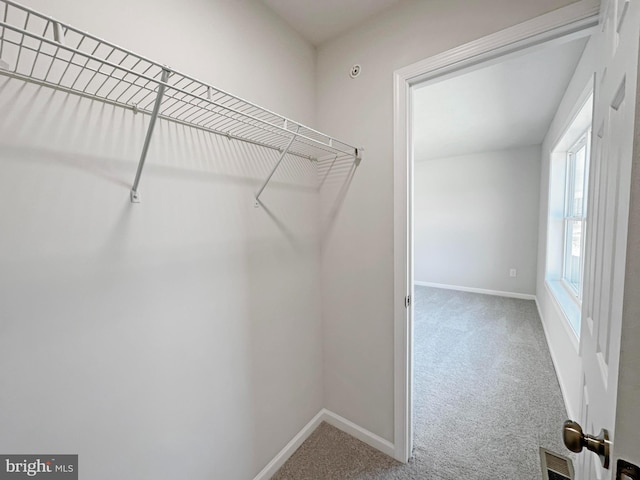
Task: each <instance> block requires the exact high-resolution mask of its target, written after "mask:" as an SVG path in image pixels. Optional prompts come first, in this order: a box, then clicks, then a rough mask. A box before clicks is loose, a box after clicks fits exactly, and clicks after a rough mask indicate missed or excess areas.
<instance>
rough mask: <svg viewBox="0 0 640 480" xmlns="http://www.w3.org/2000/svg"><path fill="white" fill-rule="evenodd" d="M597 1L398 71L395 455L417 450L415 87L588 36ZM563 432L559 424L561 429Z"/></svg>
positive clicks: (395, 90) (587, 1)
mask: <svg viewBox="0 0 640 480" xmlns="http://www.w3.org/2000/svg"><path fill="white" fill-rule="evenodd" d="M599 14H600V1H599V0H581V1H579V2H575V3H572V4H570V5H568V6H566V7H563V8H560V9H558V10H554V11H552V12H550V13H547V14H545V15H541V16H539V17H536V18H534V19H532V20H529V21H527V22H524V23H521V24H519V25H516V26H513V27H510V28H507V29H505V30H502V31H500V32H497V33H495V34H492V35H488V36H486V37H483V38H481V39H479V40H476V41H473V42H471V43H467V44H465V45H462V46H460V47H457V48H454V49H452V50H449V51H447V52H444V53H441V54H439V55H436V56H433V57H430V58H427V59H425V60H422V61H420V62H417V63H414V64H412V65H409V66H407V67H404V68H402V69H400V70H396V71H395V72H394V78H393V98H394V132H393V135H394V157H393V160H394V457H395V459H396V460H398V461H401V462H407V461H408V460H409V458H410V457H411V452H412V450H413V413H412V412H413V402H412V384H413V352H412V349H413V302H410V305H409V307H408V308H407V307H406V303H405V299H406V298H407V296H410V298H413V238H412V237H413V232H412V231H411V229H412V223H413V211H412V205H413V191H412V188H413V187H412V185H413V159H412V158H411V156H412V151H411V145H412V140H411V129H410V118H411V87H412V86H413V85H415V84H417V83H420V82H424V81H428V80H431V79H434V78H438V77H442V76H445V75H449V74H452V73H454V72H458V71H459V70H461V69H469V68H472V67H474V66H477V65H480V64H484V65H486V64H487V62H491V61H496V60H497V59H500V60H502V59H504V57H505V56H507V55H510V54H516V52H520V51H521V50H523V49H529V48H535V47H540V46H541V45H543V44H544V45H548V44H549V43H550V42H553V41H558V42H560V41H566V39H567V38H568V37H569V38H571V37H572V36H575V37H576V38H578V37H580V36H585V35H586V34H588V33H589V32H590V29H592V28H594V27H595V26H596V25H598V23H599V17H600V15H599ZM558 429H560V425H559V426H558Z"/></svg>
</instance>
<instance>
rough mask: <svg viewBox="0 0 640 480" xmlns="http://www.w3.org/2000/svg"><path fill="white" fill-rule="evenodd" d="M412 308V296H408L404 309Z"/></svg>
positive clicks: (405, 298) (405, 299)
mask: <svg viewBox="0 0 640 480" xmlns="http://www.w3.org/2000/svg"><path fill="white" fill-rule="evenodd" d="M410 306H411V295H407V296H406V297H404V308H409V307H410Z"/></svg>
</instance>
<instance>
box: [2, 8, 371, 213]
mask: <svg viewBox="0 0 640 480" xmlns="http://www.w3.org/2000/svg"><path fill="white" fill-rule="evenodd" d="M0 75H5V76H8V77H11V78H16V79H20V80H23V81H27V82H31V83H35V84H37V85H42V86H45V87H49V88H53V89H55V90H59V91H62V92H66V93H71V94H75V95H80V96H82V97H86V98H90V99H93V100H99V101H102V102H104V103H107V104H110V105H116V106H120V107H124V108H127V109H131V110H133V112H134V113H142V114H146V115H150V116H151V119H150V122H149V127H148V129H147V135H146V138H145V143H144V146H143V149H142V154H141V157H140V161H139V164H138V171H137V173H136V178H135V180H134V183H133V187H132V189H131V200H132V201H133V202H137V201H139V194H138V183H139V181H140V175H141V173H142V169H143V167H144V163H145V160H146V156H147V151H148V148H149V143H150V140H151V136H152V134H153V129H154V126H155V122H156V119H158V118H161V119H163V120H168V121H172V122H176V123H179V124H182V125H186V126H190V127H194V128H198V129H200V130H204V131H207V132H210V133H213V134H217V135H223V136H225V137H227V138H228V139H230V140H239V141H242V142H248V143H251V144H254V145H258V146H261V147H265V148H268V149H273V150H277V151H279V152H280V158H279V160H278V162H277V163H276V165H275V167H274V168H273V170H272V171H271V173H270V175H269V176H268V178H267V179H266V181H265V182H264V184H263V185H262V187H261V188H260V189H259V190H258V192H257V193H256V204H257V202H258V200H259V197H260V194H261V193H262V191H263V190H264V188H265V187H266V185H267V183H268V182H269V180H270V179H271V177H272V175H273V173H274V172H275V170H276V169H277V168H278V166H279V165H280V163H281V162H282V160H283V159H284V157H285V155H287V154H290V155H295V156H298V157H302V158H306V159H308V160H311V161H313V160H318V159H319V158H323V157H337V156H340V157H351V158H353V159H354V161H355V162H356V164H358V163H359V162H360V158H361V155H360V152H361V149H358V148H356V147H354V146H352V145H349V144H347V143H345V142H342V141H340V140H337V139H336V138H333V137H331V136H329V135H325V134H324V133H321V132H319V131H317V130H314V129H312V128H309V127H307V126H305V125H303V124H301V123H299V122H295V121H293V120H291V119H289V118H286V117H284V116H282V115H279V114H277V113H274V112H272V111H270V110H268V109H266V108H263V107H260V106H258V105H256V104H254V103H251V102H249V101H247V100H243V99H242V98H240V97H237V96H235V95H232V94H230V93H227V92H225V91H223V90H220V89H218V88H216V87H214V86H212V85H209V84H207V83H204V82H201V81H200V80H197V79H195V78H193V77H190V76H188V75H185V74H182V73H180V72H178V71H176V70H173V69H172V68H170V67H167V66H165V65H162V64H160V63H157V62H154V61H152V60H149V59H147V58H145V57H142V56H140V55H137V54H135V53H133V52H130V51H128V50H125V49H124V48H121V47H118V46H116V45H114V44H112V43H109V42H107V41H105V40H102V39H100V38H98V37H96V36H93V35H90V34H89V33H86V32H83V31H81V30H78V29H77V28H74V27H72V26H70V25H67V24H64V23H62V22H59V21H57V20H54V19H53V18H51V17H48V16H46V15H43V14H41V13H38V12H36V11H35V10H32V9H30V8H27V7H24V6H22V5H20V4H18V3H16V2H14V1H12V0H0Z"/></svg>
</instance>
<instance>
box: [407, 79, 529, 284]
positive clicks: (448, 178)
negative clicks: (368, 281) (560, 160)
mask: <svg viewBox="0 0 640 480" xmlns="http://www.w3.org/2000/svg"><path fill="white" fill-rule="evenodd" d="M427 88H428V87H427ZM416 134H419V133H416ZM413 178H414V190H413V192H414V200H413V201H414V203H413V208H414V211H413V217H414V218H413V228H414V231H413V241H414V247H413V248H414V279H415V281H416V282H426V283H438V284H445V285H452V286H458V287H470V288H479V289H484V290H494V291H499V292H512V293H522V294H532V295H533V294H534V293H535V288H536V260H537V244H538V204H539V198H538V195H539V189H540V146H539V145H535V146H527V147H520V148H513V149H509V150H501V151H496V152H482V153H476V154H470V155H463V156H457V157H449V158H440V159H428V160H421V159H419V158H416V159H415V164H414V177H413ZM511 268H515V269H517V277H515V278H512V277H510V276H509V269H511Z"/></svg>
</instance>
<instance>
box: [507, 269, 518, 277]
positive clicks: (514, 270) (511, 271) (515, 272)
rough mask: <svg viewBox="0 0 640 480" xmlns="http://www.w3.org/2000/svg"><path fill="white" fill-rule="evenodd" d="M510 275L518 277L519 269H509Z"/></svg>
mask: <svg viewBox="0 0 640 480" xmlns="http://www.w3.org/2000/svg"><path fill="white" fill-rule="evenodd" d="M509 276H510V277H511V278H515V277H517V276H518V270H516V269H515V268H512V269H510V270H509Z"/></svg>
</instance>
